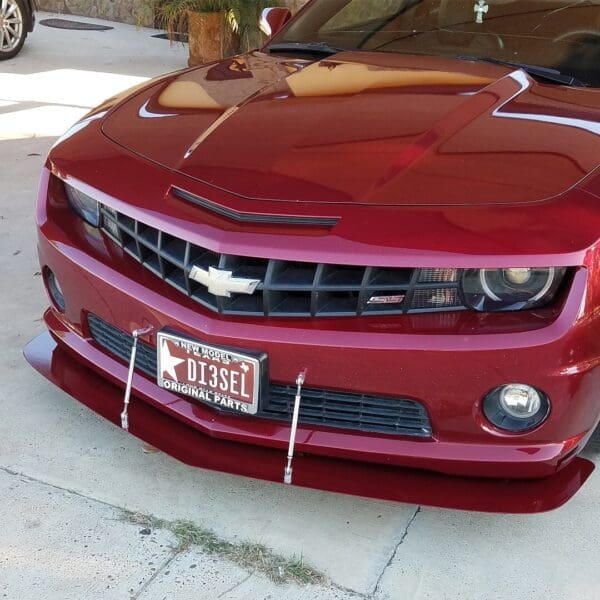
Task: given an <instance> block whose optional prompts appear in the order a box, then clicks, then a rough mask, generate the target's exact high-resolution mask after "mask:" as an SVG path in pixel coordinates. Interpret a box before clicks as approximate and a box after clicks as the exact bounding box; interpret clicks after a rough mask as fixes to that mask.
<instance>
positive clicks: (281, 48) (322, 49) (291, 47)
mask: <svg viewBox="0 0 600 600" xmlns="http://www.w3.org/2000/svg"><path fill="white" fill-rule="evenodd" d="M268 50H269V52H284V53H288V52H291V53H295V52H298V53H300V54H307V53H308V54H323V55H325V56H331V55H332V54H337V53H338V52H344V48H334V47H333V46H330V45H329V44H327V43H325V42H281V43H279V44H271V45H270V46H268Z"/></svg>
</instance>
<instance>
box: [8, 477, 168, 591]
mask: <svg viewBox="0 0 600 600" xmlns="http://www.w3.org/2000/svg"><path fill="white" fill-rule="evenodd" d="M0 490H2V492H1V501H0V523H2V533H1V539H0V597H2V598H7V599H9V600H40V599H43V600H71V599H72V600H81V599H82V598H85V599H86V600H96V599H98V600H106V599H112V598H114V599H117V598H120V599H125V598H129V597H130V595H131V594H132V592H135V590H137V589H139V588H140V587H141V586H143V585H144V583H145V582H147V581H149V580H150V579H151V577H152V575H153V573H154V572H155V571H156V570H157V569H159V568H160V566H161V565H162V564H164V563H165V562H166V561H167V560H168V559H169V558H171V556H172V554H173V553H172V550H171V544H172V539H171V536H170V534H168V533H165V532H163V531H153V532H151V534H150V535H141V534H140V528H139V527H136V526H133V525H128V524H125V523H122V522H121V521H120V520H119V511H117V510H115V509H113V508H110V507H107V506H105V505H102V504H100V503H98V502H94V501H92V500H89V499H87V498H82V497H78V496H75V495H73V494H71V493H68V492H66V491H63V490H58V489H53V488H51V487H49V486H47V485H42V484H39V483H36V482H34V481H31V480H28V479H25V478H22V477H18V476H15V475H10V474H8V473H6V472H3V471H0Z"/></svg>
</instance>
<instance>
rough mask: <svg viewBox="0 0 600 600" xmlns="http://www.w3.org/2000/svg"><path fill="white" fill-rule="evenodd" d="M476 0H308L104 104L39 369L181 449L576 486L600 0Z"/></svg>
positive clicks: (290, 470) (592, 327)
mask: <svg viewBox="0 0 600 600" xmlns="http://www.w3.org/2000/svg"><path fill="white" fill-rule="evenodd" d="M480 4H481V3H480ZM483 4H484V5H485V6H486V7H487V8H488V10H487V11H485V12H482V11H477V10H476V11H475V13H472V12H471V13H470V14H469V11H472V10H473V3H472V2H467V3H463V2H456V3H445V2H441V3H440V2H438V1H428V2H405V1H400V0H399V1H398V2H387V3H381V4H375V5H374V4H373V3H371V2H366V0H339V1H337V0H336V1H335V2H326V1H323V0H321V1H320V0H314V1H312V2H309V4H308V5H307V6H306V7H305V8H304V9H303V10H302V11H300V13H299V14H298V15H297V16H296V17H295V18H294V19H292V20H291V21H290V22H289V23H288V24H287V25H285V26H284V28H283V30H282V31H280V32H279V33H277V34H276V35H275V36H274V37H273V38H271V39H270V41H269V43H268V44H267V46H265V48H263V50H261V51H257V52H253V53H250V54H247V55H243V56H238V57H234V58H232V59H228V60H225V61H222V62H219V63H215V64H210V65H206V66H203V67H199V68H195V69H189V70H186V71H182V72H179V73H175V74H171V75H168V76H164V77H162V78H159V79H156V80H153V81H151V82H149V83H148V84H147V85H145V86H142V87H139V88H137V89H135V90H132V91H130V92H128V93H126V94H123V95H122V96H120V97H116V98H112V99H110V100H108V101H107V102H106V103H105V104H104V105H102V106H100V107H98V108H97V109H95V110H94V111H92V112H91V113H90V114H89V115H88V116H87V117H86V118H85V119H84V120H82V121H81V122H80V123H78V124H77V125H75V126H74V127H73V128H72V129H71V130H70V131H69V132H67V134H66V135H65V136H63V137H62V138H61V140H60V141H59V143H58V144H57V145H56V146H55V147H54V148H53V150H52V151H51V153H50V156H49V158H48V161H47V163H46V166H45V168H44V171H43V174H42V180H41V185H40V192H39V199H38V208H37V224H38V229H39V254H40V261H41V266H42V274H43V278H44V282H45V285H46V289H47V292H48V295H49V298H50V301H51V306H50V308H49V309H48V311H47V312H46V314H45V321H46V325H47V327H48V331H49V333H47V334H44V335H42V336H40V337H39V338H38V339H36V340H34V341H33V342H32V343H31V344H30V345H29V346H28V348H27V349H26V355H27V357H28V360H29V361H30V362H31V363H32V364H33V365H34V366H35V367H36V368H37V369H38V370H40V371H41V372H42V373H43V374H45V375H46V376H47V377H48V378H49V379H51V380H52V381H53V382H55V383H56V384H57V385H59V386H60V387H62V388H63V389H65V390H66V391H68V392H69V393H71V394H72V395H74V396H75V397H76V398H77V399H78V400H80V401H81V402H83V403H84V404H86V405H88V406H90V407H91V408H92V409H94V410H95V411H97V412H99V413H100V414H102V415H103V416H105V417H107V418H108V419H110V420H112V421H113V422H115V423H117V424H119V425H121V426H123V427H125V428H127V429H129V430H130V431H131V432H132V433H133V434H135V435H137V436H138V437H140V438H142V439H145V440H147V441H148V442H150V443H152V444H154V445H155V446H157V447H158V448H161V449H163V450H165V451H166V452H169V453H170V454H172V455H174V456H176V457H177V458H179V459H180V460H183V461H185V462H187V463H188V464H192V465H196V466H200V467H205V468H211V469H217V470H221V471H226V472H230V473H237V474H242V475H247V476H252V477H259V478H264V479H268V480H273V481H283V480H284V478H285V480H286V481H287V482H288V483H289V482H292V483H293V484H297V485H304V486H309V487H316V488H321V489H327V490H333V491H340V492H345V493H353V494H361V495H365V496H371V497H379V498H386V499H391V500H399V501H407V502H415V503H425V504H433V505H438V506H448V507H455V508H470V509H478V510H492V511H493V510H499V511H515V512H529V511H530V512H535V511H540V510H547V509H550V508H555V507H556V506H559V505H561V504H563V503H564V502H565V501H566V500H568V498H569V497H571V496H572V495H573V493H575V491H576V490H577V489H578V488H579V487H580V486H581V485H582V484H583V482H584V481H585V479H586V478H587V477H588V476H589V474H590V472H591V469H592V468H593V467H592V466H591V464H590V463H589V462H587V461H585V460H584V459H581V458H579V457H578V454H579V453H580V452H581V450H582V449H583V448H584V446H585V444H586V442H587V441H588V439H589V438H590V436H591V435H592V433H593V432H594V430H595V428H596V426H597V424H598V421H599V418H600V397H599V394H598V390H599V386H600V367H599V363H600V336H599V335H598V333H599V325H600V313H599V306H600V274H599V272H600V241H599V239H600V174H599V171H598V165H599V164H600V125H599V121H600V89H599V87H600V73H599V65H600V60H596V58H600V54H598V50H599V46H598V41H599V40H600V20H599V19H600V15H599V14H598V13H599V12H600V9H599V7H598V5H597V3H594V2H582V3H578V4H577V6H575V7H574V6H573V5H572V4H570V3H566V2H553V3H551V4H552V9H551V10H550V9H549V8H548V3H547V2H541V1H540V2H519V1H513V2H491V1H490V2H489V3H483ZM392 5H393V6H392ZM467 5H468V6H467ZM562 5H564V7H563V6H562ZM467 8H468V10H467ZM558 9H561V10H558ZM563 9H564V10H563ZM555 13H556V14H555ZM594 19H595V21H594ZM594 22H595V23H597V24H598V26H597V27H596V29H595V30H594V31H591V30H590V27H591V25H590V23H594ZM535 25H539V28H538V34H537V37H535V39H534V38H532V39H531V40H530V41H529V42H527V41H523V40H524V36H523V35H520V32H521V30H523V31H530V30H531V28H532V27H533V26H535ZM583 25H585V27H583ZM582 29H585V32H583V33H582V32H581V30H582ZM592 29H593V27H592ZM408 32H412V33H411V34H409V33H408ZM594 53H595V54H594ZM572 55H576V56H578V57H579V60H578V61H575V62H576V67H573V66H572V65H573V64H575V63H573V62H572V61H571V62H569V60H571V58H572ZM586 56H587V57H591V58H590V60H589V62H587V63H586V60H585V57H586ZM509 59H510V60H509ZM517 59H518V60H519V63H520V64H519V65H515V64H514V63H515V61H516V60H517ZM532 65H537V66H535V67H534V66H532ZM569 65H571V67H572V68H571V69H570V68H569ZM559 66H560V68H559ZM574 69H575V70H574Z"/></svg>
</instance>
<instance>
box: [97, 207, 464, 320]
mask: <svg viewBox="0 0 600 600" xmlns="http://www.w3.org/2000/svg"><path fill="white" fill-rule="evenodd" d="M101 213H102V229H103V231H104V232H105V233H106V234H107V235H108V236H109V237H111V238H112V239H113V240H114V241H115V242H117V243H118V244H119V245H120V246H121V247H122V248H123V249H124V250H125V252H127V253H128V254H130V255H131V256H133V257H134V258H135V259H136V260H137V261H139V262H140V263H141V264H142V265H143V266H144V267H146V268H147V269H149V270H150V271H152V272H153V273H154V274H156V275H157V276H158V277H160V278H161V279H162V280H163V281H166V282H167V283H168V284H170V285H172V286H173V287H175V288H177V289H178V290H179V291H180V292H182V293H184V294H185V295H186V296H189V297H190V298H192V299H193V300H195V301H196V302H199V303H200V304H202V305H203V306H205V307H206V308H208V309H210V310H212V311H214V312H218V313H220V314H225V315H243V316H255V317H258V316H267V317H347V316H358V315H398V314H406V313H418V312H437V311H449V310H464V309H465V306H464V304H463V302H462V299H461V296H460V293H459V289H458V288H459V283H458V282H459V278H460V272H459V270H458V269H411V268H387V267H361V266H348V265H333V264H323V263H307V262H294V261H285V260H278V259H265V258H252V257H247V256H234V255H230V254H220V253H217V252H213V251H211V250H208V249H206V248H203V247H201V246H198V245H195V244H192V243H190V242H187V241H185V240H182V239H179V238H176V237H174V236H172V235H169V234H167V233H165V232H163V231H161V230H159V229H156V228H154V227H150V226H149V225H145V224H144V223H141V222H140V221H135V220H134V219H131V218H130V217H127V216H125V215H123V214H121V213H118V212H116V211H114V210H113V209H110V208H108V207H106V206H102V207H101ZM194 267H198V268H199V269H202V270H204V271H209V270H210V268H215V269H219V270H222V271H228V272H231V276H232V277H233V278H244V279H251V280H258V281H260V283H259V284H258V286H257V288H256V291H254V293H252V294H242V293H232V294H231V297H223V296H218V295H215V294H213V293H211V292H210V291H209V288H208V287H207V286H206V285H204V284H202V283H198V282H196V281H195V280H194V279H191V278H190V273H191V272H192V270H193V269H194Z"/></svg>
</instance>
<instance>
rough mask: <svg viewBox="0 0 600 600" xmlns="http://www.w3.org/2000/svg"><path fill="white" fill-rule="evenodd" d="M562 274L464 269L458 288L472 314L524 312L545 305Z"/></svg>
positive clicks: (555, 271)
mask: <svg viewBox="0 0 600 600" xmlns="http://www.w3.org/2000/svg"><path fill="white" fill-rule="evenodd" d="M565 272H566V269H563V268H555V267H545V268H544V267H534V268H522V267H520V268H510V269H467V270H465V271H464V273H463V277H462V282H461V288H462V293H463V297H464V299H465V303H466V304H467V306H468V307H469V308H472V309H474V310H479V311H485V312H494V311H507V310H525V309H530V308H535V307H537V306H543V305H544V304H548V302H550V301H551V300H552V299H553V298H554V296H555V295H556V292H557V290H558V288H559V286H560V284H561V282H562V280H563V278H564V276H565Z"/></svg>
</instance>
